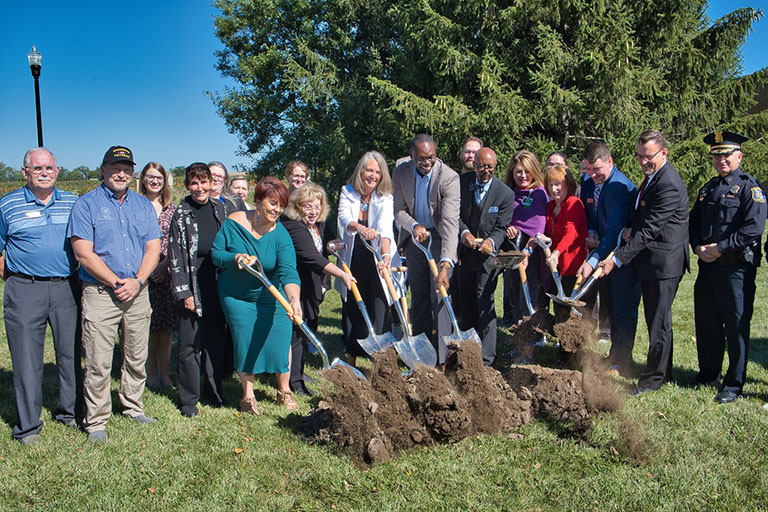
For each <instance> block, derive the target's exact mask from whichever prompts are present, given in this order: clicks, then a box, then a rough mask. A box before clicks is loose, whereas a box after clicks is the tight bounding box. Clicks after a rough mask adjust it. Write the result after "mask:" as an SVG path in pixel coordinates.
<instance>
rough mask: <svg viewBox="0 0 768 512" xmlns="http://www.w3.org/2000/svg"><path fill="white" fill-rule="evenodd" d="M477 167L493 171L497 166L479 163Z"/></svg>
mask: <svg viewBox="0 0 768 512" xmlns="http://www.w3.org/2000/svg"><path fill="white" fill-rule="evenodd" d="M477 168H478V169H480V170H481V171H492V170H494V169H495V168H496V166H495V165H487V164H486V165H478V166H477Z"/></svg>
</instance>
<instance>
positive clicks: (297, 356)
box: [289, 301, 318, 392]
mask: <svg viewBox="0 0 768 512" xmlns="http://www.w3.org/2000/svg"><path fill="white" fill-rule="evenodd" d="M302 302H303V301H302ZM301 310H302V311H306V309H305V307H304V305H302V308H301ZM317 320H318V317H317V313H315V315H314V317H313V318H309V319H305V322H306V323H307V327H309V329H310V330H311V331H312V332H317ZM308 344H309V339H307V336H306V335H305V334H304V332H303V331H302V330H301V329H300V328H299V326H298V325H296V324H294V325H293V331H292V333H291V378H290V382H289V385H290V388H291V391H294V392H295V391H299V390H306V384H305V383H304V355H305V354H306V352H307V350H308Z"/></svg>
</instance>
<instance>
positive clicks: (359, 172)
mask: <svg viewBox="0 0 768 512" xmlns="http://www.w3.org/2000/svg"><path fill="white" fill-rule="evenodd" d="M368 160H376V163H377V164H379V168H380V169H381V180H379V184H378V185H376V193H377V194H379V195H380V196H385V195H387V194H391V193H392V178H390V177H389V166H387V161H386V159H385V158H384V155H382V154H381V153H379V152H378V151H368V152H366V153H365V154H363V156H361V157H360V160H358V161H357V165H356V166H355V170H354V171H353V172H352V176H350V177H349V181H348V183H349V184H350V185H352V187H353V188H354V189H355V190H357V193H358V194H360V195H361V196H362V195H363V169H365V164H367V163H368Z"/></svg>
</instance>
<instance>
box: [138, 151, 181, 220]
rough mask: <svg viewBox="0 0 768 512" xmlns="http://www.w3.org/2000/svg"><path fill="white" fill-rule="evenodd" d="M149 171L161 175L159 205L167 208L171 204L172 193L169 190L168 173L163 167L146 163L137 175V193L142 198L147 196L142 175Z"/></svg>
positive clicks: (158, 164)
mask: <svg viewBox="0 0 768 512" xmlns="http://www.w3.org/2000/svg"><path fill="white" fill-rule="evenodd" d="M150 169H152V170H155V171H158V172H159V173H160V174H162V175H163V188H162V190H160V204H161V205H162V206H163V208H165V207H166V206H168V203H170V202H171V196H172V195H173V191H172V190H171V184H170V183H169V178H168V176H169V174H168V171H166V170H165V167H163V166H162V164H160V163H158V162H154V161H153V162H148V163H147V165H145V166H144V168H143V169H142V170H141V174H140V175H139V193H140V194H141V195H143V196H144V197H146V196H147V192H148V191H147V187H146V185H144V175H145V174H147V171H148V170H150Z"/></svg>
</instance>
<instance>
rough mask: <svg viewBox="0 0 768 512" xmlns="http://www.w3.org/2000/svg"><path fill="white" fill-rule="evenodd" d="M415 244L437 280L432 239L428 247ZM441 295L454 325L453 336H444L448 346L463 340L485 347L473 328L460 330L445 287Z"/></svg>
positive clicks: (441, 290)
mask: <svg viewBox="0 0 768 512" xmlns="http://www.w3.org/2000/svg"><path fill="white" fill-rule="evenodd" d="M413 243H414V244H415V245H416V247H418V248H419V249H421V252H423V253H424V256H426V257H427V261H429V268H430V269H431V270H432V276H433V277H435V278H437V263H435V258H433V257H432V237H431V236H430V237H429V242H428V243H427V246H426V247H424V245H423V244H421V243H420V242H417V241H416V239H415V238H413ZM440 295H441V296H442V297H443V303H445V308H446V309H447V310H448V315H450V317H451V323H452V324H453V334H449V335H448V336H443V341H445V344H446V345H449V344H450V343H451V342H457V343H458V342H459V341H462V340H470V341H474V342H475V343H477V344H478V345H480V346H481V347H482V346H483V342H482V341H481V340H480V336H479V335H478V334H477V331H476V330H475V329H474V328H472V329H470V330H468V331H462V330H460V329H459V322H458V321H457V320H456V314H455V313H454V311H453V307H452V306H451V299H450V297H448V292H446V291H445V286H442V285H441V286H440Z"/></svg>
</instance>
